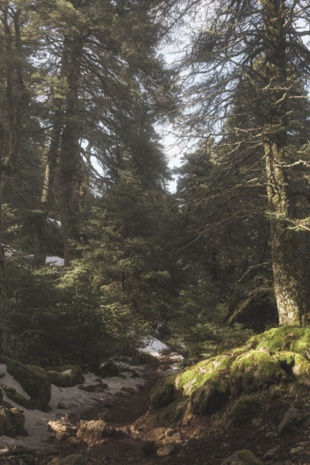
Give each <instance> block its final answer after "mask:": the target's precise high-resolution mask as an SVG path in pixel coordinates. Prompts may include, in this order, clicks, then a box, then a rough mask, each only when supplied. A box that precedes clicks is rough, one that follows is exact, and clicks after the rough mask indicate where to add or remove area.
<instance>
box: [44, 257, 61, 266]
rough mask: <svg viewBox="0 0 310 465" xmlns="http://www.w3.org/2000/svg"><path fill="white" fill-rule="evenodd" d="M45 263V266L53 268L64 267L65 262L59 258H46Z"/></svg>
mask: <svg viewBox="0 0 310 465" xmlns="http://www.w3.org/2000/svg"><path fill="white" fill-rule="evenodd" d="M45 263H46V264H47V265H52V266H53V265H54V266H64V264H65V260H64V259H63V258H61V257H57V256H55V257H46V259H45Z"/></svg>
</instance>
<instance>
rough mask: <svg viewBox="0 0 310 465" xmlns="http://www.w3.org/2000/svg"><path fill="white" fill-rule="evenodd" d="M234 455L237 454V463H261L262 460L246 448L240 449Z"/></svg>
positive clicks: (250, 464)
mask: <svg viewBox="0 0 310 465" xmlns="http://www.w3.org/2000/svg"><path fill="white" fill-rule="evenodd" d="M236 455H238V459H239V462H238V463H240V464H241V463H242V465H263V462H262V461H261V460H259V459H257V458H256V457H255V455H254V454H252V452H251V451H250V450H248V449H244V450H240V451H239V452H237V454H236Z"/></svg>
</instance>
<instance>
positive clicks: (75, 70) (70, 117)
mask: <svg viewBox="0 0 310 465" xmlns="http://www.w3.org/2000/svg"><path fill="white" fill-rule="evenodd" d="M83 45H84V42H83V39H82V38H81V37H73V38H72V37H70V38H68V37H66V38H65V41H64V60H63V67H64V75H65V76H66V81H67V89H68V90H67V99H66V113H65V117H64V126H63V132H62V137H61V144H60V155H59V168H58V170H59V172H58V205H59V212H60V218H61V225H62V231H63V238H64V246H65V264H66V265H67V264H69V263H70V260H71V259H72V258H74V257H75V256H76V242H78V241H79V219H78V214H79V208H78V202H77V199H76V178H77V176H78V172H79V164H80V145H79V139H80V137H81V125H82V123H81V120H80V116H79V78H80V72H81V59H82V54H83Z"/></svg>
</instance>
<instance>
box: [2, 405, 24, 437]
mask: <svg viewBox="0 0 310 465" xmlns="http://www.w3.org/2000/svg"><path fill="white" fill-rule="evenodd" d="M2 435H5V436H11V437H15V436H27V432H26V431H25V417H24V414H23V413H22V412H20V411H19V410H18V409H17V408H7V407H4V406H0V436H2Z"/></svg>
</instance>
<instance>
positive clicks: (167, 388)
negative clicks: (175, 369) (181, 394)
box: [151, 375, 176, 409]
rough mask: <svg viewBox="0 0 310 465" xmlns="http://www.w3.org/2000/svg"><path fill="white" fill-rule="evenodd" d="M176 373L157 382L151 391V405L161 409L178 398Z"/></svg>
mask: <svg viewBox="0 0 310 465" xmlns="http://www.w3.org/2000/svg"><path fill="white" fill-rule="evenodd" d="M174 381H175V375H170V376H167V377H166V378H162V379H160V380H159V381H157V383H156V384H155V386H154V388H153V389H152V391H151V407H152V408H154V409H160V408H163V407H167V406H168V405H169V404H171V403H172V402H174V401H175V400H176V397H175V389H174Z"/></svg>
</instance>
